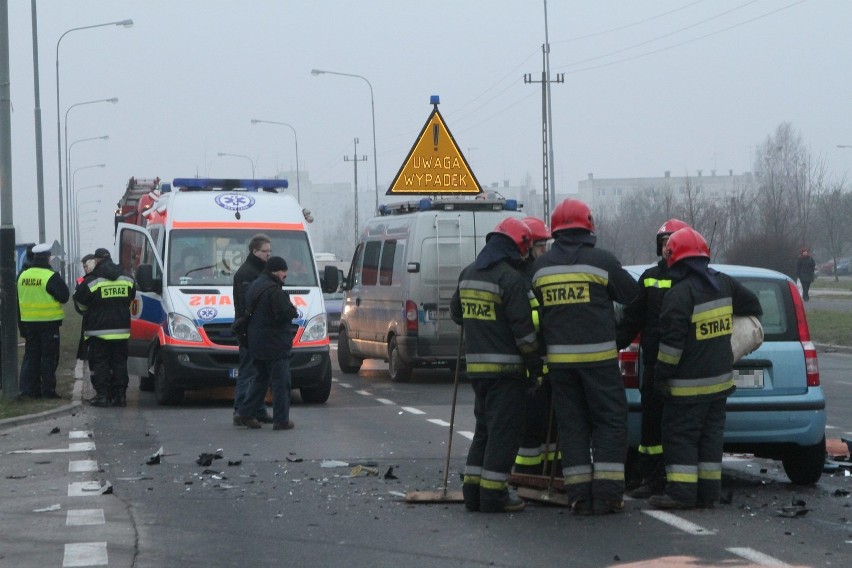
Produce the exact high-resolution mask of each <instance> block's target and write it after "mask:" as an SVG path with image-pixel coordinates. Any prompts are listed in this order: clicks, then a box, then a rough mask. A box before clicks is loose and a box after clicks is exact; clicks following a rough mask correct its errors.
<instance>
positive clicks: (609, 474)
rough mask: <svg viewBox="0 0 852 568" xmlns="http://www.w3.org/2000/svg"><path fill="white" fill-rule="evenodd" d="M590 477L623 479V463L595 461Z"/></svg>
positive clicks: (611, 479)
mask: <svg viewBox="0 0 852 568" xmlns="http://www.w3.org/2000/svg"><path fill="white" fill-rule="evenodd" d="M592 479H607V480H610V481H624V464H622V463H608V462H595V465H594V473H592Z"/></svg>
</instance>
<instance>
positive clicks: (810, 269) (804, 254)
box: [796, 247, 816, 302]
mask: <svg viewBox="0 0 852 568" xmlns="http://www.w3.org/2000/svg"><path fill="white" fill-rule="evenodd" d="M815 270H816V261H815V260H814V259H813V257H812V256H811V253H810V251H809V250H808V247H802V251H801V254H800V255H799V258H798V259H797V260H796V278H798V280H799V282H800V283H801V284H802V299H803V300H804V301H806V302H807V301H808V300H810V295H809V294H808V292H809V290H810V289H811V284H812V283H813V281H814V271H815Z"/></svg>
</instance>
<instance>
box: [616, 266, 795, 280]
mask: <svg viewBox="0 0 852 568" xmlns="http://www.w3.org/2000/svg"><path fill="white" fill-rule="evenodd" d="M652 266H654V265H653V264H631V265H628V266H625V267H624V269H625V270H627V272H629V273H630V275H631V276H633V277H634V278H636V279H638V278H639V276H641V275H642V273H643V272H645V271H646V270H647V269H649V268H651V267H652ZM710 268H713V269H715V270H718V271H719V272H724V273H725V274H727V275H729V276H734V277H737V278H743V277H752V278H768V279H773V280H790V278H789V277H788V276H786V275H785V274H782V273H780V272H778V271H776V270H770V269H768V268H758V267H756V266H742V265H739V264H711V265H710ZM791 281H792V280H791Z"/></svg>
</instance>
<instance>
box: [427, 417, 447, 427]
mask: <svg viewBox="0 0 852 568" xmlns="http://www.w3.org/2000/svg"><path fill="white" fill-rule="evenodd" d="M426 422H431V423H432V424H437V425H438V426H449V425H450V423H449V422H447V421H446V420H441V419H440V418H429V419H427V420H426Z"/></svg>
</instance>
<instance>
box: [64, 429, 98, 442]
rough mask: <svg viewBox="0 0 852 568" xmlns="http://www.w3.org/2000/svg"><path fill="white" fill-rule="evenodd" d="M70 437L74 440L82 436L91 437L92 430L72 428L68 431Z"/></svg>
mask: <svg viewBox="0 0 852 568" xmlns="http://www.w3.org/2000/svg"><path fill="white" fill-rule="evenodd" d="M68 437H69V438H71V439H72V440H79V439H80V438H83V439H85V438H91V437H92V432H91V431H90V430H71V431H70V432H68Z"/></svg>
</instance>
